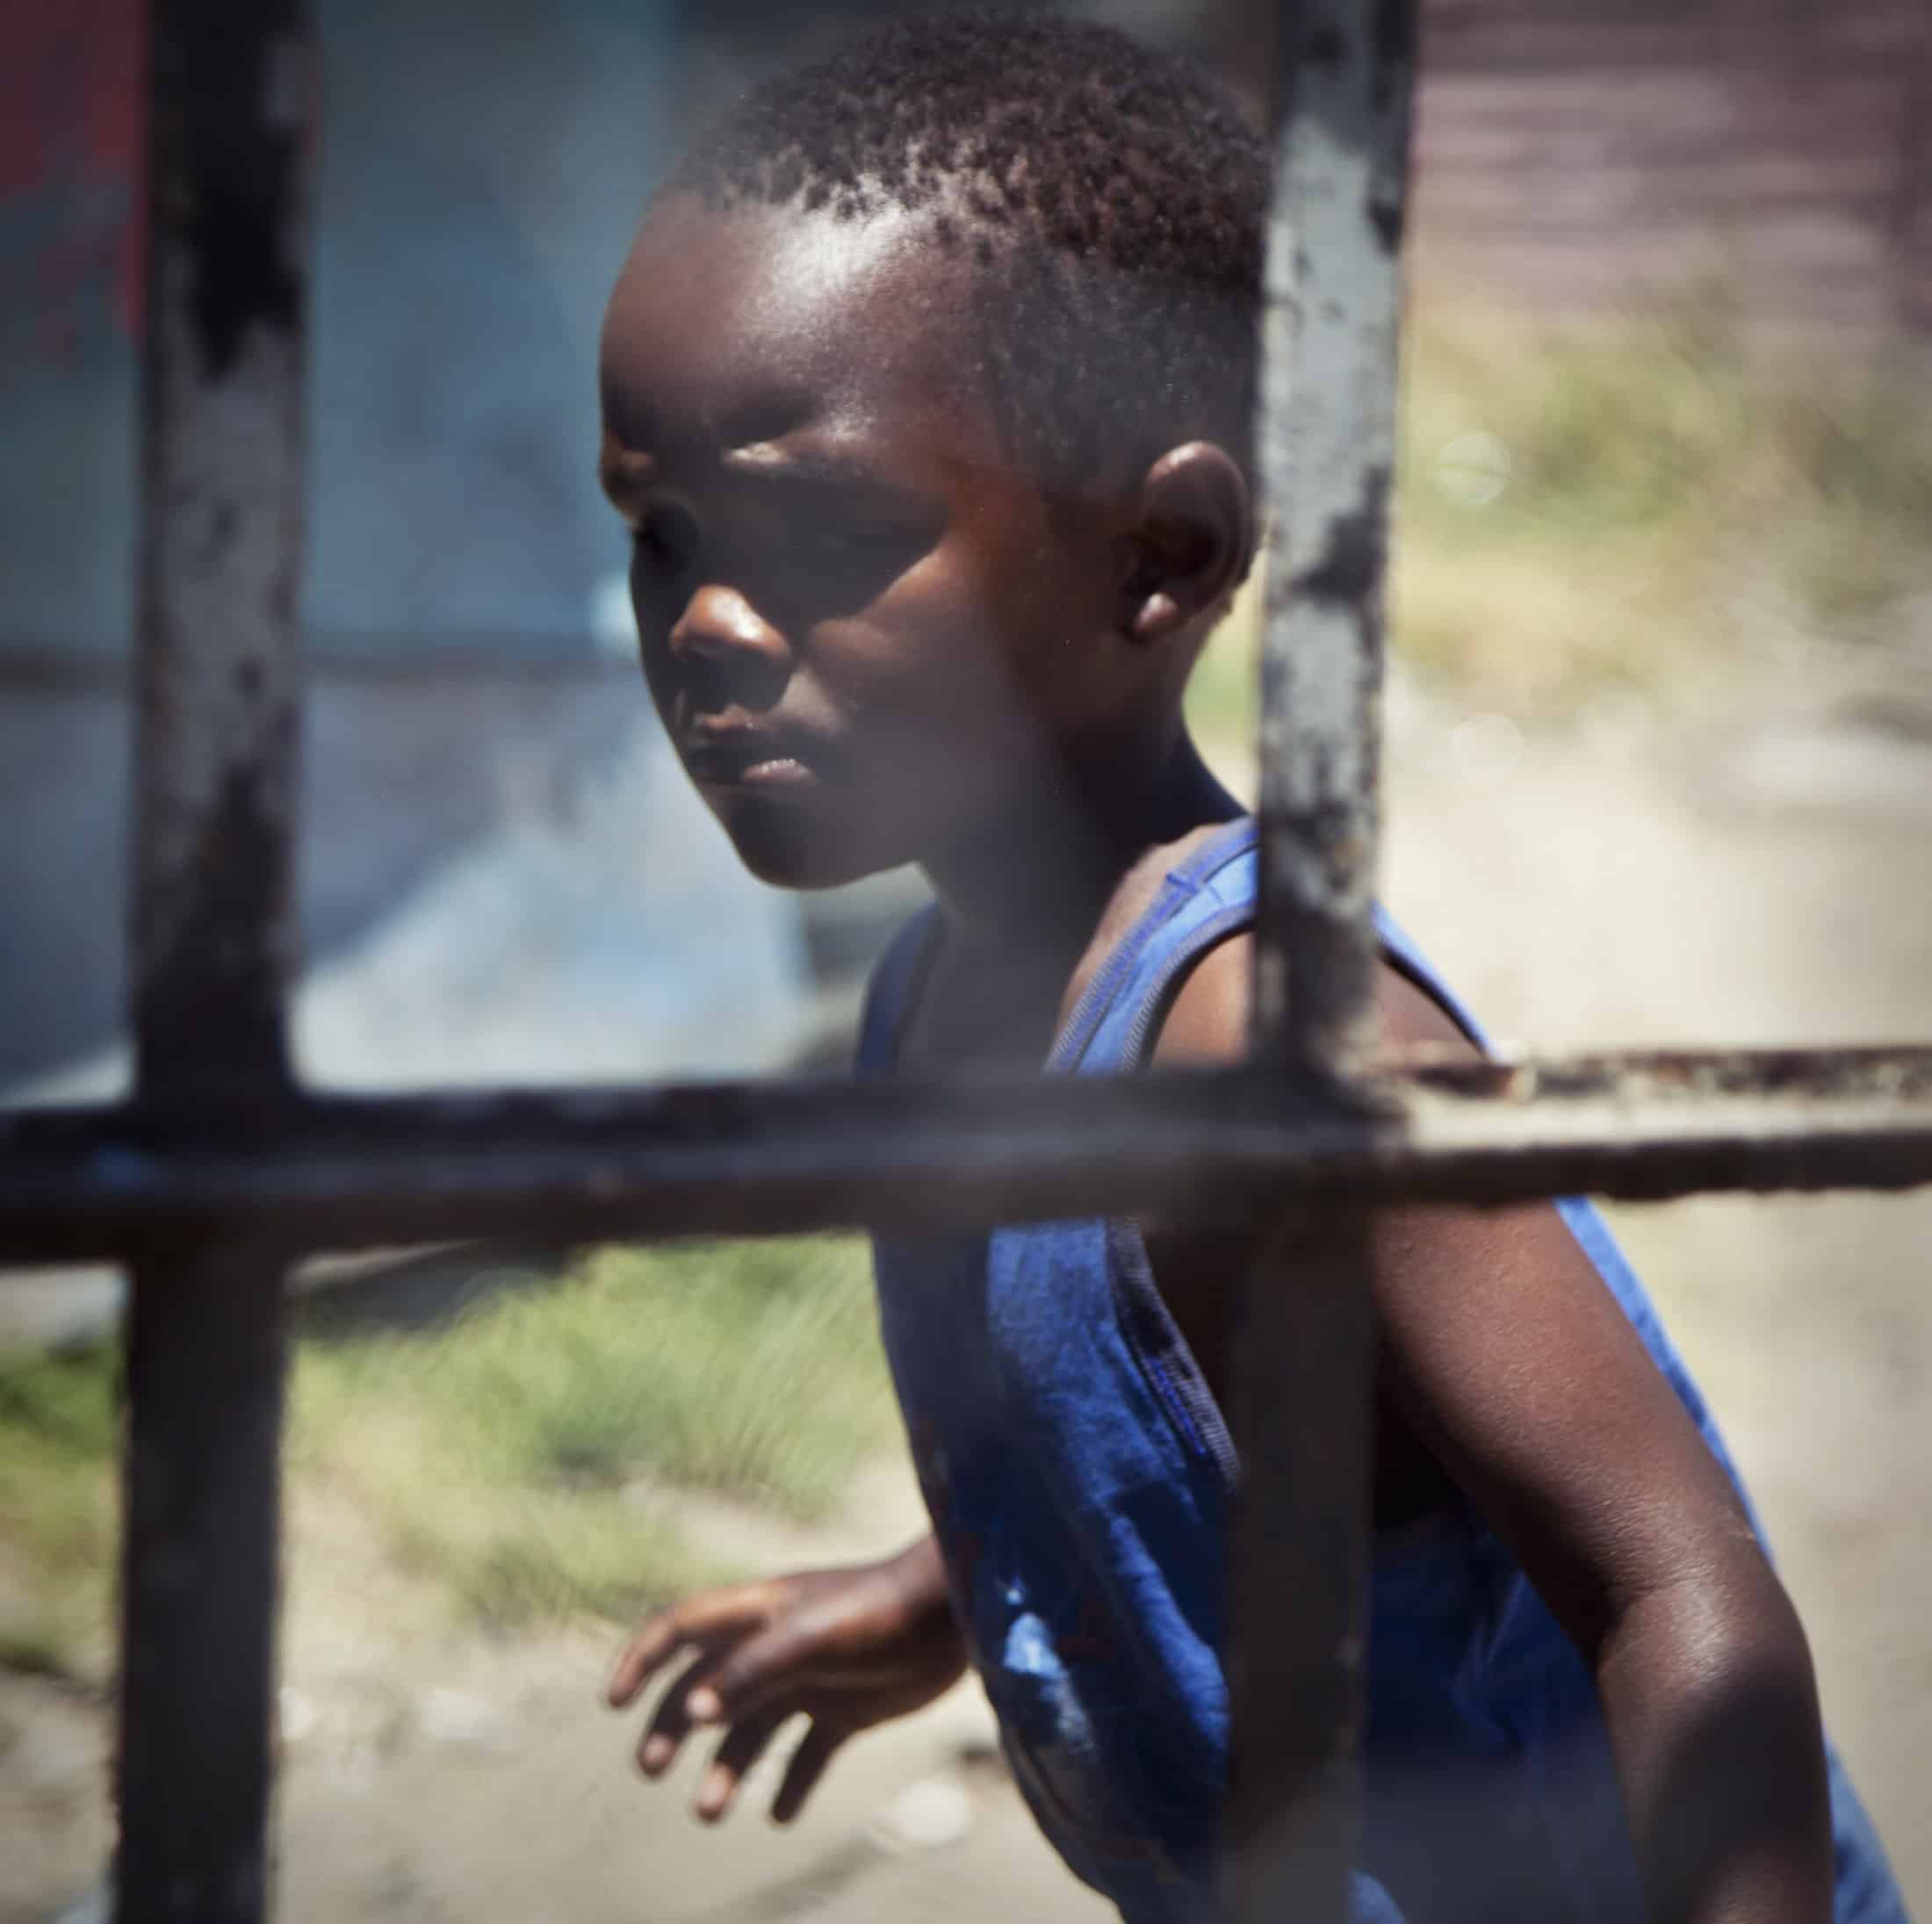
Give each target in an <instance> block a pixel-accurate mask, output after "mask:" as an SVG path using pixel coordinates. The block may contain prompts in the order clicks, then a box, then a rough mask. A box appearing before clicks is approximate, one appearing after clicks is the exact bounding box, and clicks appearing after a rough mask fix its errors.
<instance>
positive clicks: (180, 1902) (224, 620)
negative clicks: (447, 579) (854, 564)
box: [116, 0, 313, 1924]
mask: <svg viewBox="0 0 1932 1924" xmlns="http://www.w3.org/2000/svg"><path fill="white" fill-rule="evenodd" d="M303 26H304V23H303V19H302V16H301V11H300V8H299V4H297V0H155V4H154V6H153V7H152V9H151V11H150V18H149V36H150V40H149V48H150V61H151V75H150V90H149V112H150V122H149V128H148V226H147V239H148V291H147V301H148V312H147V339H146V353H145V359H144V364H143V371H142V379H143V387H142V407H143V430H144V441H145V445H144V461H145V473H144V486H145V496H144V501H143V505H142V522H141V617H140V659H139V663H138V675H137V688H138V718H137V735H136V748H135V782H134V793H135V808H136V817H135V822H134V835H135V858H134V863H133V898H132V904H131V912H132V920H133V941H132V945H131V946H132V952H133V984H132V1001H133V1025H134V1036H135V1054H136V1062H137V1065H138V1075H139V1089H140V1093H141V1096H143V1097H157V1098H165V1099H169V1100H170V1101H175V1102H178V1103H181V1104H184V1105H186V1104H193V1105H197V1106H201V1107H203V1108H204V1109H205V1110H207V1111H209V1112H211V1113H214V1114H218V1115H220V1117H222V1118H223V1119H224V1121H225V1124H226V1126H228V1127H232V1128H234V1129H236V1130H238V1131H244V1130H246V1129H247V1128H249V1124H250V1121H251V1120H252V1119H255V1118H259V1117H263V1116H264V1115H266V1114H267V1113H270V1112H272V1111H274V1110H275V1109H277V1108H278V1107H279V1106H282V1105H283V1104H285V1102H286V1100H287V1099H288V1096H289V1093H290V1076H289V1070H288V1059H287V1052H286V1048H285V1038H284V1027H283V991H284V987H285V982H286V979H287V976H288V972H289V969H290V964H291V954H290V950H291V946H292V938H291V926H292V924H291V917H290V913H289V894H290V890H289V872H290V852H289V843H290V832H291V818H292V807H293V797H294V794H295V755H294V750H295V738H296V716H297V706H296V703H297V695H296V641H297V638H296V583H297V566H298V560H299V531H300V508H301V479H302V476H301V431H300V429H301V422H300V407H301V392H302V373H303V338H302V332H303V330H302V323H303V310H304V289H303V267H302V257H303V251H304V240H305V231H304V214H305V209H306V177H307V171H308V148H309V114H310V109H311V97H312V93H313V85H312V73H311V68H310V63H309V60H308V49H307V42H306V38H305V35H304V32H303ZM282 1283H283V1265H282V1263H281V1261H280V1260H279V1258H278V1257H277V1256H276V1255H275V1254H274V1253H273V1252H271V1251H268V1250H260V1249H251V1248H248V1247H245V1246H241V1245H239V1244H235V1243H227V1244H224V1245H219V1246H217V1245H210V1244H200V1245H197V1246H192V1247H180V1248H169V1249H166V1250H160V1249H148V1250H143V1251H141V1252H140V1253H139V1254H138V1255H137V1257H136V1258H135V1260H134V1262H133V1308H132V1312H131V1314H130V1316H129V1322H128V1330H127V1337H126V1397H127V1409H126V1457H125V1501H126V1526H125V1531H124V1537H123V1548H122V1572H121V1610H122V1661H121V1680H120V1752H119V1784H118V1788H119V1802H120V1848H119V1863H118V1870H117V1876H116V1915H117V1917H119V1919H120V1920H123V1924H147V1920H162V1919H168V1920H186V1919H195V1920H221V1924H241V1920H256V1919H259V1918H261V1917H262V1916H263V1914H264V1913H265V1911H266V1908H267V1906H268V1901H269V1889H268V1886H269V1871H268V1858H267V1845H266V1835H267V1823H268V1810H269V1763H270V1759H269V1730H270V1690H271V1687H272V1670H273V1643H274V1617H275V1600H276V1563H277V1528H278V1441H279V1432H280V1426H281V1415H282V1380H283V1367H284V1337H283V1320H282V1317H283V1311H282Z"/></svg>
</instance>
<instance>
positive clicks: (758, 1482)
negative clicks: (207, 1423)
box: [290, 1238, 892, 1623]
mask: <svg viewBox="0 0 1932 1924" xmlns="http://www.w3.org/2000/svg"><path fill="white" fill-rule="evenodd" d="M891 1422H892V1416H891V1402H890V1388H889V1386H888V1384H887V1381H886V1377H885V1371H884V1365H883V1358H882V1357H881V1355H880V1353H879V1349H878V1343H877V1337H876V1330H875V1327H874V1319H873V1310H872V1304H871V1293H870V1285H869V1279H868V1274H867V1270H866V1263H865V1254H864V1249H863V1246H862V1244H861V1243H856V1242H854V1241H852V1240H850V1239H830V1238H823V1239H798V1240H789V1239H788V1240H784V1241H771V1242H752V1243H694V1244H686V1245H681V1246H676V1247H671V1248H665V1249H657V1250H624V1249H609V1250H598V1251H595V1252H593V1253H591V1254H588V1255H587V1256H585V1257H582V1258H581V1259H580V1261H578V1262H577V1263H575V1264H574V1265H572V1266H571V1267H570V1268H569V1269H568V1270H567V1271H566V1272H564V1273H562V1274H561V1275H559V1276H556V1277H529V1278H524V1279H521V1280H520V1281H519V1282H518V1283H517V1284H516V1286H513V1287H510V1288H507V1289H501V1290H498V1291H496V1292H494V1293H490V1294H488V1295H487V1296H486V1297H484V1298H483V1299H482V1300H481V1301H479V1302H478V1303H477V1305H476V1306H475V1307H474V1308H472V1309H471V1310H469V1311H468V1312H467V1313H465V1315H463V1316H462V1317H461V1318H460V1319H459V1320H458V1322H456V1323H455V1324H454V1325H452V1326H451V1327H449V1328H447V1329H443V1330H435V1331H429V1332H422V1331H412V1332H407V1333H395V1334H385V1335H376V1336H368V1335H363V1336H356V1337H346V1338H340V1339H325V1338H314V1339H311V1340H309V1341H307V1342H306V1343H304V1344H302V1346H301V1348H300V1351H299V1355H298V1361H297V1367H296V1371H295V1376H294V1383H293V1399H292V1422H291V1427H290V1452H291V1455H290V1461H291V1466H292V1470H293V1472H294V1474H296V1475H297V1476H303V1475H313V1476H317V1477H327V1478H328V1479H330V1480H332V1481H334V1482H335V1484H336V1485H337V1486H338V1487H340V1488H346V1489H347V1490H348V1491H349V1493H350V1495H352V1497H353V1498H354V1500H355V1502H357V1507H358V1508H360V1509H361V1510H363V1511H364V1513H365V1514H366V1515H368V1516H369V1517H371V1519H372V1520H373V1521H374V1522H375V1523H376V1524H377V1525H378V1528H379V1529H380V1530H381V1531H382V1532H383V1534H384V1536H385V1538H386V1540H387V1541H388V1542H389V1544H390V1545H391V1546H392V1548H393V1550H394V1551H395V1552H396V1553H397V1554H398V1555H399V1556H400V1558H401V1559H402V1560H404V1561H405V1562H406V1563H407V1564H408V1565H410V1566H411V1567H415V1568H416V1569H418V1570H420V1571H422V1572H424V1573H425V1574H428V1575H433V1576H435V1577H436V1578H437V1579H438V1580H439V1581H441V1582H443V1583H444V1584H446V1585H447V1587H448V1588H449V1589H450V1590H451V1592H452V1593H453V1594H454V1595H455V1596H457V1597H458V1598H459V1599H460V1600H462V1602H463V1603H465V1604H466V1605H467V1606H468V1607H469V1608H470V1609H471V1610H472V1611H473V1612H474V1613H475V1614H476V1615H478V1616H479V1617H482V1618H487V1619H488V1620H490V1621H492V1622H494V1623H515V1622H522V1621H527V1620H529V1619H530V1618H535V1617H540V1616H548V1615H557V1614H562V1613H567V1612H571V1611H588V1612H592V1613H595V1614H597V1615H600V1616H622V1615H625V1614H628V1613H630V1612H631V1611H635V1610H637V1609H639V1608H643V1607H645V1606H647V1605H648V1604H649V1603H652V1602H654V1601H658V1600H660V1599H661V1598H662V1597H663V1596H667V1595H669V1594H671V1593H672V1592H674V1591H675V1590H677V1589H682V1588H685V1587H686V1586H688V1584H690V1583H692V1582H702V1581H706V1580H709V1579H712V1578H715V1577H717V1575H720V1574H721V1573H720V1572H719V1571H718V1570H717V1568H716V1567H715V1564H714V1562H713V1561H712V1560H710V1559H709V1558H707V1557H706V1555H705V1554H704V1553H703V1548H702V1546H696V1545H693V1544H691V1543H689V1542H688V1541H687V1540H686V1539H685V1538H684V1536H683V1534H682V1532H681V1531H680V1530H679V1528H678V1525H677V1524H676V1522H675V1520H674V1517H671V1516H669V1515H668V1514H667V1510H666V1505H665V1503H664V1502H663V1501H662V1498H661V1493H662V1492H663V1491H665V1490H666V1489H668V1488H683V1489H695V1490H703V1491H708V1492H712V1493H716V1494H718V1495H728V1496H732V1497H737V1498H739V1499H742V1500H744V1501H746V1502H752V1503H755V1504H759V1505H762V1506H764V1507H766V1508H768V1509H771V1510H777V1511H779V1512H782V1513H783V1514H785V1515H788V1516H790V1517H800V1518H811V1517H818V1516H821V1515H823V1514H824V1513H825V1511H826V1510H829V1509H830V1508H831V1506H832V1505H833V1503H834V1502H836V1500H837V1498H838V1495H839V1494H840V1490H841V1489H842V1488H843V1487H844V1484H845V1481H846V1480H847V1477H848V1476H849V1474H851V1471H852V1469H853V1466H854V1464H855V1463H856V1462H857V1461H858V1460H859V1459H861V1457H862V1456H863V1455H865V1454H866V1453H867V1452H869V1451H871V1450H873V1449H876V1448H877V1447H879V1446H881V1445H883V1443H884V1442H885V1441H886V1440H887V1438H889V1437H890V1431H891Z"/></svg>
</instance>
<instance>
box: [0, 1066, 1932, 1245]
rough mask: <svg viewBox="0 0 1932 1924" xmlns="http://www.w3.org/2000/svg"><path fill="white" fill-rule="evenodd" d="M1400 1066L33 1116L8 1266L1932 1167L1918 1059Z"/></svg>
mask: <svg viewBox="0 0 1932 1924" xmlns="http://www.w3.org/2000/svg"><path fill="white" fill-rule="evenodd" d="M1405 1062H1406V1065H1407V1066H1405V1067H1403V1068H1402V1070H1400V1071H1399V1072H1398V1071H1391V1072H1388V1073H1385V1074H1384V1075H1382V1076H1381V1077H1377V1078H1376V1079H1375V1080H1374V1081H1373V1083H1372V1084H1371V1085H1368V1093H1367V1094H1366V1095H1365V1096H1363V1097H1361V1098H1358V1099H1350V1098H1348V1097H1345V1096H1343V1095H1339V1094H1337V1093H1336V1092H1333V1091H1332V1090H1330V1089H1326V1088H1323V1087H1321V1086H1317V1085H1307V1084H1294V1083H1291V1082H1289V1081H1287V1080H1286V1079H1284V1078H1282V1077H1279V1076H1276V1075H1272V1074H1269V1073H1266V1072H1265V1071H1259V1070H1252V1069H1236V1070H1210V1071H1200V1072H1192V1073H1191V1072H1187V1071H1175V1072H1172V1073H1162V1074H1159V1075H1148V1076H1141V1077H1121V1078H1102V1077H1047V1078H1045V1079H1031V1080H1026V1081H1013V1080H1003V1081H991V1080H973V1081H943V1082H941V1081H904V1082H890V1083H870V1084H866V1083H861V1084H844V1083H835V1082H825V1083H734V1084H717V1085H698V1086H690V1087H682V1088H679V1087H671V1088H664V1089H655V1090H625V1089H612V1090H602V1091H600V1090H573V1091H564V1092H551V1093H534V1092H529V1093H526V1092H516V1093H508V1094H463V1095H448V1096H422V1097H410V1098H407V1099H398V1100H389V1101H383V1100H364V1099H340V1098H326V1097H296V1098H292V1099H289V1100H288V1101H287V1102H286V1103H284V1104H278V1105H275V1106H267V1107H263V1106H256V1107H255V1108H252V1109H241V1108H235V1107H226V1108H219V1107H205V1106H203V1107H184V1106H180V1105H178V1104H177V1105H170V1106H160V1105H158V1104H143V1103H141V1101H140V1100H138V1099H137V1100H136V1101H134V1102H132V1103H128V1104H125V1105H121V1106H116V1107H112V1108H94V1109H75V1110H44V1111H40V1112H33V1113H25V1112H23V1113H17V1114H15V1115H12V1116H10V1117H7V1118H4V1119H0V1262H8V1261H11V1262H15V1263H30V1262H47V1261H63V1260H68V1259H76V1258H82V1257H115V1256H124V1257H125V1256H128V1255H139V1254H141V1253H144V1252H147V1251H149V1250H152V1249H153V1248H155V1246H157V1245H159V1246H166V1245H168V1244H169V1243H182V1242H193V1241H198V1240H199V1239H200V1238H202V1237H205V1236H212V1235H214V1234H216V1233H218V1232H219V1233H220V1234H222V1235H224V1236H234V1235H247V1236H256V1237H273V1238H274V1239H276V1240H277V1241H278V1243H280V1245H281V1246H283V1247H285V1248H286V1249H288V1250H313V1249H354V1248H358V1247H362V1246H365V1245H367V1244H371V1243H385V1242H387V1243H405V1242H429V1241H433V1240H436V1239H437V1238H439V1237H444V1236H515V1237H518V1238H525V1239H530V1240H533V1241H553V1242H569V1241H576V1240H580V1239H588V1238H592V1237H607V1236H627V1237H629V1236H687V1235H760V1234H768V1233H776V1232H779V1231H789V1230H804V1229H833V1228H842V1227H847V1226H851V1225H856V1224H860V1223H870V1224H873V1225H875V1226H877V1227H890V1228H895V1229H920V1228H923V1227H926V1226H928V1225H937V1224H940V1223H958V1222H989V1221H1021V1220H1025V1219H1027V1218H1031V1217H1041V1216H1050V1215H1066V1214H1082V1213H1092V1212H1106V1211H1110V1210H1112V1211H1132V1212H1152V1211H1163V1212H1170V1213H1171V1212H1174V1211H1183V1212H1185V1211H1186V1210H1188V1209H1190V1208H1200V1207H1219V1206H1221V1205H1222V1203H1224V1202H1226V1201H1229V1200H1233V1199H1234V1198H1236V1197H1237V1196H1238V1197H1241V1198H1244V1199H1265V1200H1268V1201H1271V1202H1273V1203H1278V1204H1279V1203H1287V1202H1291V1201H1294V1200H1297V1199H1304V1200H1306V1199H1314V1200H1342V1199H1348V1200H1364V1201H1391V1200H1402V1199H1413V1200H1435V1201H1461V1202H1471V1203H1488V1204H1495V1203H1503V1202H1510V1201H1518V1200H1526V1199H1529V1198H1532V1197H1537V1196H1546V1195H1552V1194H1568V1193H1576V1192H1584V1191H1590V1192H1596V1193H1602V1194H1606V1195H1611V1196H1619V1197H1626V1198H1639V1199H1654V1198H1662V1197H1667V1196H1682V1195H1689V1194H1692V1193H1697V1192H1699V1191H1705V1190H1725V1189H1799V1190H1806V1189H1834V1188H1870V1189H1894V1188H1909V1187H1911V1186H1913V1185H1917V1184H1921V1183H1928V1182H1932V1047H1924V1048H1903V1049H1890V1050H1887V1049H1853V1050H1826V1051H1817V1050H1767V1051H1754V1052H1747V1053H1741V1054H1739V1053H1705V1054H1682V1053H1675V1052H1672V1053H1651V1054H1645V1055H1637V1056H1575V1057H1569V1058H1565V1059H1560V1060H1553V1061H1546V1062H1541V1063H1530V1062H1525V1063H1508V1062H1503V1063H1471V1062H1467V1061H1453V1062H1451V1061H1443V1060H1433V1059H1428V1058H1424V1057H1422V1056H1412V1057H1409V1058H1406V1059H1405Z"/></svg>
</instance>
